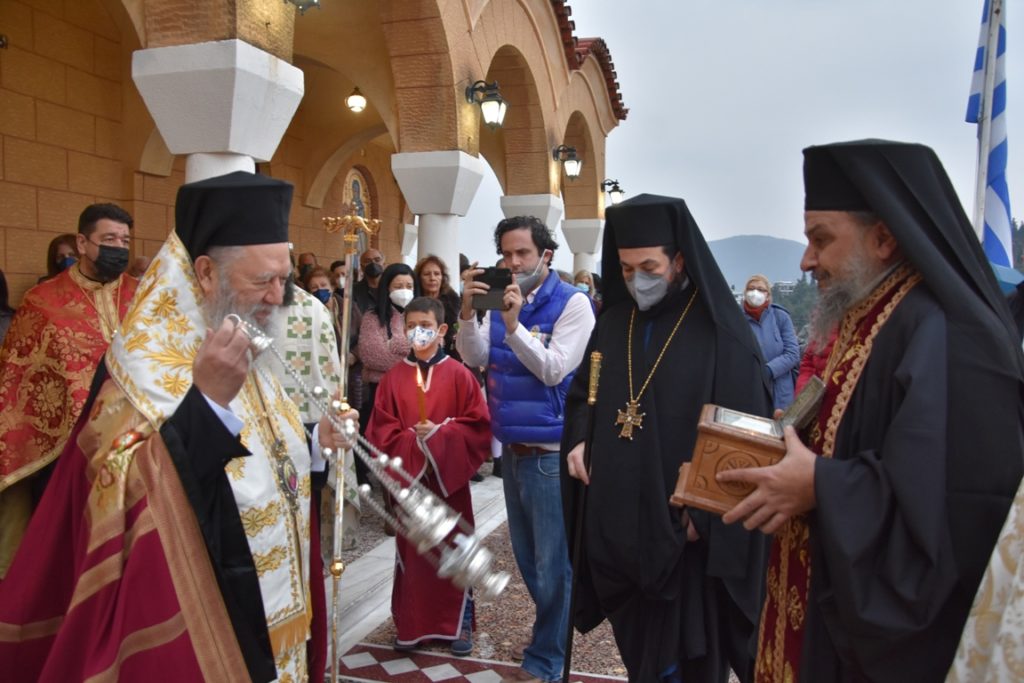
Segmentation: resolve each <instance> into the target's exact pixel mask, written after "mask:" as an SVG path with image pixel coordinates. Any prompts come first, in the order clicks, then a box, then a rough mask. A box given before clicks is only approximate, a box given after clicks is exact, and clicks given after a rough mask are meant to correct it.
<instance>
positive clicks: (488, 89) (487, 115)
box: [466, 81, 508, 130]
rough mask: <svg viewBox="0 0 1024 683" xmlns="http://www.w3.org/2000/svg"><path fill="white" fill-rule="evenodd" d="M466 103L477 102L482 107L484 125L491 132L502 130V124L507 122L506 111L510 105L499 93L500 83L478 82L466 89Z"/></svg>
mask: <svg viewBox="0 0 1024 683" xmlns="http://www.w3.org/2000/svg"><path fill="white" fill-rule="evenodd" d="M477 93H479V94H480V99H479V100H478V99H477V98H476V96H477ZM466 101H467V102H469V103H471V104H472V103H473V102H476V103H477V104H479V105H480V115H481V116H482V117H483V119H484V125H486V126H487V127H488V128H490V129H491V130H494V129H495V128H501V122H502V121H504V120H505V111H506V110H507V109H508V103H507V102H505V99H504V98H503V97H502V96H501V93H500V92H498V82H497V81H495V82H494V83H487V82H486V81H477V82H476V83H474V84H473V85H470V86H468V87H467V88H466Z"/></svg>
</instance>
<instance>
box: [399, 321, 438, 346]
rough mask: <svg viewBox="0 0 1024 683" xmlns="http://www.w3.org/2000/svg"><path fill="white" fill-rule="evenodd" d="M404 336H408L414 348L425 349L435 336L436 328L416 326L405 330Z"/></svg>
mask: <svg viewBox="0 0 1024 683" xmlns="http://www.w3.org/2000/svg"><path fill="white" fill-rule="evenodd" d="M405 336H406V337H408V339H409V343H410V344H412V346H413V348H414V349H425V348H427V347H428V346H430V344H431V342H433V341H434V338H435V337H437V330H432V329H428V328H426V327H418V326H417V327H414V328H412V329H411V330H409V331H407V332H406V333H405Z"/></svg>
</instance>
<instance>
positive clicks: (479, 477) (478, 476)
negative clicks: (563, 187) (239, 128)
mask: <svg viewBox="0 0 1024 683" xmlns="http://www.w3.org/2000/svg"><path fill="white" fill-rule="evenodd" d="M469 480H470V481H483V480H484V475H482V474H480V473H479V472H476V473H474V474H473V476H472V477H470V478H469Z"/></svg>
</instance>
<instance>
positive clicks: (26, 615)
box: [0, 172, 354, 681]
mask: <svg viewBox="0 0 1024 683" xmlns="http://www.w3.org/2000/svg"><path fill="white" fill-rule="evenodd" d="M291 195H292V187H291V185H289V184H288V183H284V182H281V181H279V180H274V179H272V178H265V177H262V176H258V175H253V174H250V173H244V172H236V173H232V174H229V175H226V176H221V177H217V178H211V179H209V180H204V181H201V182H197V183H191V184H188V185H184V186H182V187H181V189H180V190H179V192H178V199H177V204H176V221H175V222H176V226H175V231H174V232H173V233H172V234H171V235H170V236H169V237H168V239H167V241H166V242H165V244H164V246H163V248H162V249H161V250H160V252H159V253H158V254H157V255H156V257H155V258H154V260H153V263H152V265H151V266H150V268H149V269H148V270H147V272H146V275H145V277H144V278H143V280H142V281H141V282H140V283H139V289H138V292H137V295H136V297H135V299H134V300H133V301H132V304H131V306H130V308H129V310H128V312H127V313H126V314H125V317H124V320H123V321H122V327H121V330H120V332H119V334H118V335H116V336H115V337H114V339H113V341H112V343H111V346H110V349H109V350H108V352H107V354H106V355H105V357H104V360H103V363H102V364H101V365H100V367H99V369H98V371H97V377H96V380H95V381H94V382H93V389H92V391H91V392H90V396H89V399H88V401H87V402H86V406H85V408H84V409H83V418H82V419H81V420H79V422H78V424H77V425H76V427H75V429H74V431H73V432H72V434H71V437H70V438H69V439H68V445H67V447H66V448H65V449H64V452H63V454H62V456H61V458H60V459H59V460H58V465H57V467H56V469H55V471H54V474H53V478H52V480H51V482H50V485H49V486H48V488H47V492H46V495H45V496H44V497H43V500H42V501H41V503H40V508H39V510H38V511H37V514H36V515H35V517H34V518H33V520H32V522H31V523H30V525H29V528H28V533H31V534H33V535H34V536H35V538H36V539H37V540H36V542H35V543H33V544H32V545H31V547H29V546H25V547H23V549H22V551H21V552H20V553H19V554H18V555H17V557H16V558H15V562H14V564H13V565H12V567H11V570H10V572H9V574H8V576H7V578H6V579H5V581H4V582H3V583H0V623H3V625H4V627H5V628H0V671H4V673H5V675H7V676H8V677H10V678H11V680H43V681H71V680H87V679H90V678H93V677H97V678H98V677H107V678H110V679H111V680H113V679H118V680H157V679H162V680H163V679H167V680H170V679H173V680H181V681H196V680H209V681H213V680H217V681H243V680H252V681H270V680H306V679H307V677H309V678H312V679H313V680H320V679H322V675H323V663H324V658H325V649H324V648H325V646H326V639H325V632H324V628H323V625H324V621H323V619H322V618H320V619H319V620H317V617H318V616H319V615H320V614H322V610H323V608H324V604H323V595H322V591H320V592H318V591H316V590H315V587H314V586H313V582H319V581H322V573H321V572H320V571H318V569H317V568H318V567H319V563H318V562H317V561H316V558H317V552H316V548H317V544H316V541H315V536H313V534H312V533H311V519H310V490H311V485H310V471H311V470H312V469H315V468H316V463H317V460H318V456H319V454H320V450H321V449H322V448H324V447H331V448H338V447H343V446H345V445H346V441H345V439H344V438H343V436H342V435H341V434H340V433H338V432H336V431H335V430H334V428H333V426H332V424H331V422H330V421H328V420H326V419H322V420H321V421H320V423H319V424H318V425H317V427H316V428H315V429H314V430H313V434H312V442H313V446H314V449H313V452H312V453H311V452H310V449H309V447H308V446H307V442H306V433H305V430H304V429H303V425H302V422H301V418H300V416H299V412H298V410H297V408H296V406H295V404H294V403H293V402H292V400H291V399H289V397H288V395H287V394H286V392H285V390H284V388H283V387H282V386H281V384H280V383H279V382H278V381H277V380H276V378H275V377H274V375H273V374H272V373H273V372H275V371H276V370H277V369H278V368H279V366H277V365H275V363H277V361H276V359H274V358H273V357H272V356H273V354H272V353H271V352H269V351H268V352H265V353H263V355H261V356H258V357H256V358H254V355H255V354H258V353H259V348H258V347H256V346H254V345H253V339H254V338H255V337H256V336H262V335H263V334H264V333H266V334H268V335H273V327H274V325H273V323H274V319H275V317H277V316H276V315H275V314H276V313H277V312H278V310H279V309H280V307H281V306H282V304H283V303H284V301H285V298H286V289H287V287H288V286H290V281H289V276H290V274H291V264H290V261H289V257H288V211H289V207H290V204H291ZM353 414H354V413H353ZM318 597H319V599H318ZM317 625H319V628H317Z"/></svg>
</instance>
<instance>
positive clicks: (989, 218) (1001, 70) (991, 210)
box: [967, 0, 1013, 266]
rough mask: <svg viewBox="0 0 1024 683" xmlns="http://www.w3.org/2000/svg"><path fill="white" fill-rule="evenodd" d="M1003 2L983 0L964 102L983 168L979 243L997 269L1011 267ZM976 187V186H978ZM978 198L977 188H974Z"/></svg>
mask: <svg viewBox="0 0 1024 683" xmlns="http://www.w3.org/2000/svg"><path fill="white" fill-rule="evenodd" d="M993 2H995V3H996V7H995V8H994V9H995V11H996V12H997V14H995V15H994V17H993V19H994V21H996V22H998V26H999V36H998V41H997V47H996V54H995V57H996V61H995V65H994V67H995V72H994V74H995V78H994V80H993V81H992V84H993V85H992V91H991V94H990V96H991V98H992V99H991V124H990V125H991V128H990V131H989V140H988V144H987V145H985V144H984V142H985V141H984V135H982V131H983V130H984V125H985V122H984V121H983V120H982V115H983V107H982V104H983V98H984V97H986V93H985V87H986V79H985V72H986V67H987V66H988V67H989V68H991V65H988V64H987V61H988V57H989V55H987V54H986V53H987V52H988V49H989V17H990V16H992V15H991V13H990V7H989V5H990V4H991V3H993ZM1005 60H1006V3H1005V2H1003V1H1002V0H985V7H984V10H983V11H982V15H981V38H980V39H979V41H978V53H977V56H976V58H975V60H974V77H973V79H972V80H971V96H970V98H969V100H968V102H967V122H968V123H977V124H981V125H980V126H979V129H978V131H979V144H980V145H982V146H983V147H986V148H981V147H979V150H978V167H979V169H982V168H984V169H986V170H987V172H986V180H985V189H984V210H985V215H984V230H983V233H982V237H981V241H982V247H983V248H984V250H985V255H986V256H988V260H989V261H991V262H992V263H995V264H997V265H1001V266H1012V265H1013V263H1012V260H1011V256H1010V255H1011V254H1012V249H1011V243H1012V242H1011V230H1010V191H1009V189H1008V188H1007V185H1006V147H1007V146H1006V61H1005ZM979 184H980V183H979ZM978 194H979V198H980V196H981V188H980V187H979V188H978Z"/></svg>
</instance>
